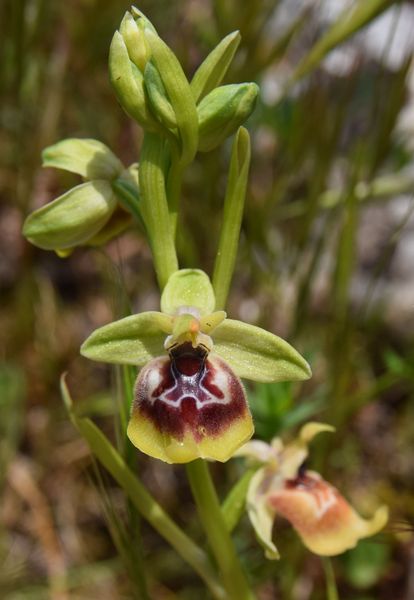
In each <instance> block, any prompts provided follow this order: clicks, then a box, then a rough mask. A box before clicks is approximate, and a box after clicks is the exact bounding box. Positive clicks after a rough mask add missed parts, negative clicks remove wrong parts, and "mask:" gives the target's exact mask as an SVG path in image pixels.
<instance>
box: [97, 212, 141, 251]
mask: <svg viewBox="0 0 414 600" xmlns="http://www.w3.org/2000/svg"><path fill="white" fill-rule="evenodd" d="M133 223H134V220H133V217H132V215H131V214H130V213H129V212H127V211H126V210H125V209H124V208H123V207H122V206H117V207H116V209H115V210H114V212H113V213H112V215H111V216H110V218H109V221H108V222H107V223H105V225H104V226H103V227H102V229H100V230H99V231H98V233H97V234H96V235H94V236H93V237H91V238H90V239H89V240H88V243H87V245H88V246H103V245H104V244H107V243H108V242H110V241H111V240H113V239H114V238H115V237H118V235H121V233H124V232H125V231H126V230H127V229H129V228H130V227H131V226H132V225H133Z"/></svg>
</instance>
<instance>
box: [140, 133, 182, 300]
mask: <svg viewBox="0 0 414 600" xmlns="http://www.w3.org/2000/svg"><path fill="white" fill-rule="evenodd" d="M165 162H166V156H165V141H164V140H163V139H162V138H161V137H160V136H159V135H157V134H153V133H148V132H147V133H146V134H145V137H144V143H143V146H142V150H141V161H140V169H139V183H140V189H141V194H142V214H143V217H144V222H145V225H146V227H147V231H148V236H149V242H150V245H151V249H152V253H153V257H154V268H155V272H156V274H157V279H158V283H159V286H160V289H161V290H162V289H163V288H164V286H165V284H166V283H167V281H168V279H169V277H170V275H172V274H173V273H174V271H176V270H177V269H178V260H177V254H176V250H175V243H174V238H173V234H172V228H171V223H170V215H169V210H168V201H167V195H166V187H165Z"/></svg>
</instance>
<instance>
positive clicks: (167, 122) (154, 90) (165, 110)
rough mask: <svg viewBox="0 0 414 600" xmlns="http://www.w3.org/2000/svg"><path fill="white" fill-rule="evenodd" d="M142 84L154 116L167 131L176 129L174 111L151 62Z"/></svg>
mask: <svg viewBox="0 0 414 600" xmlns="http://www.w3.org/2000/svg"><path fill="white" fill-rule="evenodd" d="M144 82H145V88H146V90H147V92H148V99H149V101H150V104H151V110H152V112H153V113H154V116H155V117H156V118H158V119H159V121H160V122H161V123H162V125H164V126H165V127H167V128H169V129H174V128H176V127H177V119H176V117H175V112H174V109H173V107H172V106H171V102H170V101H169V99H168V96H167V92H166V91H165V87H164V84H163V82H162V79H161V77H160V74H159V73H158V70H157V68H156V67H155V66H154V65H153V64H152V62H148V63H147V65H146V67H145V71H144Z"/></svg>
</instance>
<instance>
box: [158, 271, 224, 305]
mask: <svg viewBox="0 0 414 600" xmlns="http://www.w3.org/2000/svg"><path fill="white" fill-rule="evenodd" d="M214 305H215V297H214V292H213V287H212V285H211V283H210V279H209V277H208V275H207V274H206V273H204V271H201V270H200V269H181V270H180V271H176V272H175V273H173V274H172V275H171V277H170V278H169V280H168V282H167V285H166V286H165V288H164V291H163V293H162V296H161V310H162V312H164V313H167V314H170V315H174V314H176V312H177V310H178V309H179V308H181V307H182V306H192V307H194V308H197V309H198V310H199V311H200V312H201V314H209V313H212V312H213V310H214Z"/></svg>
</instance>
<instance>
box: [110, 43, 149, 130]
mask: <svg viewBox="0 0 414 600" xmlns="http://www.w3.org/2000/svg"><path fill="white" fill-rule="evenodd" d="M109 74H110V79H111V83H112V86H113V88H114V90H115V93H116V95H117V98H118V100H119V103H120V104H121V106H122V107H123V109H124V110H125V111H126V112H127V113H128V114H129V115H130V116H131V117H132V118H133V119H135V120H136V121H137V122H138V123H140V124H141V125H142V126H143V127H144V128H146V129H148V130H149V131H157V130H158V129H159V125H158V123H157V122H156V121H155V119H154V117H153V116H152V114H151V113H150V111H149V108H148V106H147V97H146V92H145V87H144V77H143V74H142V73H141V71H140V70H139V69H138V67H137V66H135V64H134V63H133V62H132V61H131V59H130V56H129V53H128V48H127V46H126V43H125V41H124V38H123V37H122V35H121V33H120V32H119V31H115V34H114V37H113V38H112V42H111V47H110V49H109Z"/></svg>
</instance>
